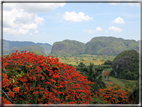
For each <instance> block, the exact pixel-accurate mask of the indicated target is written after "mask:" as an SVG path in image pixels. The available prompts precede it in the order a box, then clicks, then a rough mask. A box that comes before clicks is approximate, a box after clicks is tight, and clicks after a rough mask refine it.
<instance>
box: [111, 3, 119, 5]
mask: <svg viewBox="0 0 142 107" xmlns="http://www.w3.org/2000/svg"><path fill="white" fill-rule="evenodd" d="M109 4H110V5H117V4H119V3H109Z"/></svg>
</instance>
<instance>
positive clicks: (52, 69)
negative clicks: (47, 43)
mask: <svg viewBox="0 0 142 107" xmlns="http://www.w3.org/2000/svg"><path fill="white" fill-rule="evenodd" d="M2 75H3V80H2V82H3V86H2V92H3V93H2V96H3V98H2V99H3V103H4V104H11V103H12V104H62V103H63V104H84V103H85V104H89V103H90V101H92V96H91V92H90V91H89V88H90V87H89V86H88V85H89V84H94V82H91V81H88V80H87V79H86V77H84V76H82V75H81V74H79V73H78V72H77V71H76V70H75V68H74V67H73V66H68V65H66V64H64V63H60V62H59V59H58V58H54V57H53V56H52V57H51V58H50V57H49V56H48V57H44V56H43V55H42V56H37V55H36V54H33V53H30V52H26V51H21V53H20V52H18V51H16V52H15V53H12V54H11V55H7V56H5V58H3V74H2Z"/></svg>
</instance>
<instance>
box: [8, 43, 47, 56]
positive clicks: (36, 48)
mask: <svg viewBox="0 0 142 107" xmlns="http://www.w3.org/2000/svg"><path fill="white" fill-rule="evenodd" d="M16 50H18V51H24V50H27V51H32V52H34V53H35V54H38V55H46V53H45V50H44V48H43V47H41V46H36V45H31V46H29V47H28V46H21V47H19V48H18V47H13V48H12V49H11V50H10V53H13V52H15V51H16Z"/></svg>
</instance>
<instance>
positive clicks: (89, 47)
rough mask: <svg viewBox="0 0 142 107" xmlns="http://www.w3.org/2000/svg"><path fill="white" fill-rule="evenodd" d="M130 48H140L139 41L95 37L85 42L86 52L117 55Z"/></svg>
mask: <svg viewBox="0 0 142 107" xmlns="http://www.w3.org/2000/svg"><path fill="white" fill-rule="evenodd" d="M128 49H134V50H138V49H139V43H138V42H137V41H135V40H124V39H122V38H115V37H94V38H92V39H91V41H89V42H88V43H86V44H85V51H84V53H85V54H91V55H93V54H95V55H117V54H119V53H120V52H122V51H124V50H128Z"/></svg>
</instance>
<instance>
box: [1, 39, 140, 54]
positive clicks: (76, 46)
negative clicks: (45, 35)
mask: <svg viewBox="0 0 142 107" xmlns="http://www.w3.org/2000/svg"><path fill="white" fill-rule="evenodd" d="M31 45H36V46H40V47H42V48H44V51H45V53H46V54H50V55H76V54H94V55H114V56H115V55H118V54H119V53H120V52H122V51H124V50H130V49H134V50H136V51H139V41H135V40H125V39H122V38H115V37H103V36H102V37H94V38H92V39H91V40H90V41H89V42H87V43H86V44H85V43H82V42H79V41H76V40H63V41H59V42H55V43H54V44H53V45H52V46H51V45H50V44H48V43H34V42H27V41H25V42H20V41H8V40H3V53H4V54H8V53H9V52H10V51H14V49H18V48H19V47H20V50H21V47H22V49H23V46H27V47H29V46H31ZM33 47H34V46H32V48H33ZM24 48H25V47H24ZM37 48H38V47H37ZM30 50H31V49H30ZM34 50H35V49H34ZM36 50H39V49H36ZM41 53H42V52H41Z"/></svg>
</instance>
